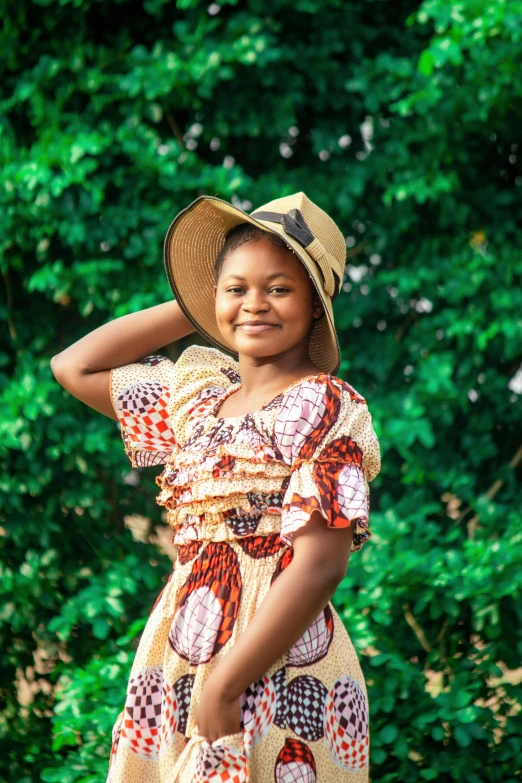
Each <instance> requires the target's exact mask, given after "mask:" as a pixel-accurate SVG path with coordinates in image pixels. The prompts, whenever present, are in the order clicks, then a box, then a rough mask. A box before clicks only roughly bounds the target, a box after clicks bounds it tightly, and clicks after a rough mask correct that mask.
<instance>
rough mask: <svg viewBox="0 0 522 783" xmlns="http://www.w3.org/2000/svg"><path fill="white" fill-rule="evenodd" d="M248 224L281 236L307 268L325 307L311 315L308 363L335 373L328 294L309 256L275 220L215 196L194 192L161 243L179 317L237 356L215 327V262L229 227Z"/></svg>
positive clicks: (336, 356) (336, 361) (335, 348)
mask: <svg viewBox="0 0 522 783" xmlns="http://www.w3.org/2000/svg"><path fill="white" fill-rule="evenodd" d="M243 222H248V223H252V225H254V226H258V227H259V228H261V229H263V230H265V231H270V232H271V233H273V234H278V235H279V236H281V237H282V238H283V239H284V240H285V242H286V243H287V244H288V245H289V246H290V247H291V248H292V250H294V251H295V253H296V254H297V255H298V256H299V258H300V259H301V261H302V263H303V265H304V266H305V268H306V269H307V271H308V273H309V275H310V278H311V280H312V282H313V284H314V286H315V288H316V290H317V293H318V295H319V298H320V299H321V302H322V304H323V307H324V312H325V315H323V316H321V317H320V318H318V319H316V321H315V323H314V325H313V328H312V333H311V336H310V343H309V355H310V359H311V361H312V362H313V363H314V364H315V365H316V366H317V367H318V368H319V369H320V370H321V371H322V372H326V373H329V374H331V375H336V374H337V373H338V371H339V365H340V361H341V356H340V350H339V342H338V340H337V334H336V331H335V326H334V315H333V309H332V302H331V298H330V297H329V296H328V295H327V294H326V293H325V292H324V290H323V282H322V277H321V274H320V271H319V270H318V268H317V264H316V263H315V261H314V259H313V258H312V257H311V256H310V255H309V254H308V253H307V251H306V250H305V249H304V248H303V247H302V246H301V245H300V244H299V242H298V241H297V240H296V239H294V238H293V237H292V236H290V235H289V234H287V233H286V232H285V230H284V228H283V226H282V225H281V224H280V223H272V222H269V221H265V220H258V219H256V218H253V217H251V216H250V215H249V214H248V213H247V212H244V211H243V210H242V209H239V208H238V207H235V206H234V205H233V204H229V202H228V201H224V200H223V199H220V198H217V197H216V196H199V197H198V198H197V199H195V201H193V202H192V203H191V204H189V206H188V207H186V208H185V209H183V210H182V211H181V212H179V213H178V214H177V215H176V217H175V218H174V220H173V221H172V223H171V224H170V226H169V229H168V231H167V235H166V237H165V244H164V261H165V270H166V273H167V278H168V281H169V283H170V287H171V288H172V291H173V293H174V297H175V299H176V300H177V302H178V304H179V306H180V308H181V310H182V311H183V313H184V315H185V316H186V317H187V319H188V320H189V321H190V323H191V324H192V325H193V326H194V328H195V329H196V330H197V331H198V332H199V333H200V334H201V335H202V336H203V337H205V338H206V339H207V340H208V342H209V343H211V344H212V345H214V346H216V347H217V348H219V349H221V350H224V351H225V352H227V353H229V354H230V355H232V356H233V357H234V358H236V359H237V356H238V355H237V352H236V351H235V349H234V348H233V346H231V345H230V344H229V343H228V342H227V341H225V339H224V338H223V335H222V334H221V332H220V331H219V328H218V325H217V321H216V316H215V300H214V295H213V287H214V262H215V259H216V257H217V255H218V253H219V251H220V250H221V248H222V247H223V245H224V243H225V236H226V233H227V231H229V230H230V229H231V228H233V227H234V226H236V225H238V224H239V223H243Z"/></svg>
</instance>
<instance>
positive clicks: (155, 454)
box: [109, 345, 239, 468]
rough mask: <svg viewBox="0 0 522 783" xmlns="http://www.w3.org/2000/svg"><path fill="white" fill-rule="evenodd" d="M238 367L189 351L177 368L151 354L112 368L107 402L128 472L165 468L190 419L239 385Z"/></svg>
mask: <svg viewBox="0 0 522 783" xmlns="http://www.w3.org/2000/svg"><path fill="white" fill-rule="evenodd" d="M238 367H239V365H238V364H237V362H235V361H234V360H233V359H232V358H231V357H229V356H227V355H226V354H224V353H222V352H221V351H218V350H217V349H216V348H206V347H203V346H198V345H193V346H190V348H187V349H186V350H185V351H183V353H182V354H181V355H180V357H179V359H178V360H177V361H175V362H174V361H172V360H171V359H169V358H167V357H165V356H162V355H160V354H152V355H150V356H146V357H145V358H143V359H140V361H137V362H133V363H131V364H125V365H122V366H121V367H115V368H113V369H112V370H111V372H110V382H109V388H110V395H111V401H112V405H113V408H114V411H115V413H116V416H117V417H118V421H119V423H120V432H121V437H122V440H123V445H124V448H125V452H126V454H127V456H128V458H129V460H130V462H131V465H132V467H133V468H135V467H145V466H148V465H163V464H164V463H165V462H166V461H167V459H168V457H169V456H170V455H171V454H172V452H173V451H174V450H175V449H176V448H177V446H178V443H179V441H180V439H182V438H183V437H184V433H185V424H186V423H187V421H188V420H189V419H190V417H191V416H195V415H196V414H197V412H198V411H201V410H202V409H204V408H205V406H206V405H209V404H211V403H212V400H213V399H215V398H216V397H217V396H219V394H221V393H222V391H223V389H226V388H228V387H230V385H232V384H234V383H238V382H239V372H238Z"/></svg>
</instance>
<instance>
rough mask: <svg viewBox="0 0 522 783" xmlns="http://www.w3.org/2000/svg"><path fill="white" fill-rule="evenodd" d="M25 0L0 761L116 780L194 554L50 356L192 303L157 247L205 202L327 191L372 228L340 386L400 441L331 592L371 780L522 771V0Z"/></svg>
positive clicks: (11, 189) (54, 773) (3, 231)
mask: <svg viewBox="0 0 522 783" xmlns="http://www.w3.org/2000/svg"><path fill="white" fill-rule="evenodd" d="M2 11H3V13H2V19H3V22H4V26H3V29H2V31H1V32H0V36H1V39H0V40H1V44H0V61H1V65H2V88H1V99H0V134H1V136H0V158H1V164H2V165H1V173H0V207H1V214H2V220H1V221H0V264H1V272H2V278H3V287H2V293H1V294H0V296H1V297H2V298H1V300H0V318H1V319H2V321H3V323H4V330H3V341H2V346H1V347H0V398H1V410H2V420H1V422H0V428H1V434H2V437H1V438H0V468H1V470H0V489H1V493H0V503H1V506H0V525H1V527H0V548H1V553H2V556H1V557H2V566H1V569H2V570H1V577H2V578H1V580H0V592H1V594H2V599H3V600H2V602H1V604H0V607H1V608H0V671H1V675H0V677H1V680H0V702H1V703H0V715H1V717H0V778H1V779H2V780H4V779H5V780H9V781H13V782H14V781H16V783H36V781H38V780H44V781H47V782H48V783H53V782H54V781H58V780H59V781H63V782H64V783H65V782H66V781H78V782H80V781H81V783H94V782H95V781H96V783H98V781H102V780H103V779H104V774H105V771H106V768H107V763H108V755H109V747H110V732H111V727H112V724H113V722H114V720H115V718H116V716H117V714H118V712H119V710H120V709H121V706H122V700H123V694H124V691H125V685H126V678H127V676H128V672H129V670H130V665H131V661H132V654H133V650H134V649H135V645H136V643H137V638H138V635H139V632H140V630H141V628H142V627H143V622H144V618H146V617H147V615H148V612H149V610H150V608H151V606H152V604H153V601H154V599H155V597H156V595H157V594H158V592H159V590H160V589H161V586H162V583H163V582H164V581H165V580H166V578H167V576H168V571H169V569H170V562H169V561H168V559H167V558H164V557H163V556H161V555H158V552H157V550H156V549H155V547H154V546H153V545H152V544H151V543H138V542H136V541H134V540H132V538H131V535H130V533H129V532H128V531H126V530H125V527H124V524H123V517H124V516H125V515H127V514H130V513H136V514H142V515H144V516H147V517H149V518H151V520H152V521H153V523H154V524H156V523H158V522H160V520H161V516H160V513H159V510H158V508H157V507H156V506H155V504H154V496H155V494H156V492H155V484H154V476H153V474H152V473H151V472H149V470H147V469H145V470H136V471H133V474H132V476H131V475H130V472H131V471H130V468H129V465H128V463H127V461H126V458H125V456H124V454H123V449H122V446H121V441H120V438H119V434H118V428H117V426H116V425H115V423H114V422H113V421H111V420H109V419H105V418H104V417H102V416H100V415H99V414H96V413H95V412H94V411H91V410H89V409H86V408H85V406H82V405H81V404H80V403H79V402H77V401H76V400H74V399H72V398H71V397H70V396H69V395H67V394H66V393H65V392H64V391H63V390H61V389H60V387H59V386H58V384H57V383H56V382H55V381H54V379H53V378H52V375H51V371H50V367H49V361H50V358H51V356H52V355H53V354H55V353H57V352H58V351H59V350H61V349H63V348H64V347H65V346H67V345H69V344H70V343H71V342H73V341H74V340H76V339H78V338H79V337H81V336H82V335H83V334H85V333H86V332H88V331H90V330H91V329H93V328H95V327H96V326H98V325H100V324H101V323H103V322H104V321H106V320H107V319H110V318H114V317H117V316H119V315H122V314H124V313H126V312H129V311H133V310H137V309H141V308H144V307H148V306H151V305H153V304H157V303H159V302H160V301H163V300H164V299H166V298H169V297H170V296H171V293H170V289H169V288H168V284H167V281H166V277H165V274H164V271H163V267H162V257H161V252H162V242H163V239H164V236H165V233H166V229H167V227H168V225H169V223H170V221H171V220H172V218H173V217H174V215H175V214H176V213H177V212H178V211H179V210H180V209H182V208H183V207H185V206H186V205H187V204H188V203H190V201H192V200H193V199H194V198H196V197H197V196H198V195H200V194H203V193H206V194H210V195H218V196H219V197H221V198H224V199H226V200H230V201H233V202H234V203H236V204H237V205H239V206H242V207H243V208H244V209H246V211H251V210H252V209H253V208H254V207H256V206H259V205H260V204H262V203H264V202H266V201H268V200H269V199H271V198H275V197H277V196H280V195H284V194H287V193H292V192H295V191H298V190H304V191H305V192H306V193H307V194H308V195H310V196H311V197H312V198H313V199H314V200H316V201H317V202H318V203H319V204H320V205H321V206H322V207H324V208H325V209H326V210H327V211H329V212H330V213H331V214H332V215H333V216H334V217H335V219H336V220H337V222H338V224H339V225H340V226H341V227H342V229H343V231H344V232H345V234H346V238H347V245H348V254H349V258H348V267H347V277H346V282H345V285H344V290H343V293H342V295H341V296H340V297H339V299H338V300H337V301H336V317H337V323H338V325H339V332H340V339H341V343H342V346H343V364H342V368H341V371H340V374H341V375H342V376H343V377H345V378H346V379H347V380H349V381H351V382H352V383H353V385H354V386H355V387H356V388H357V389H358V390H359V391H360V392H361V393H362V394H363V395H364V396H365V397H367V399H368V402H369V405H370V408H371V411H372V414H373V419H374V424H375V428H376V430H377V433H378V435H379V438H380V442H381V449H382V459H383V470H382V472H381V474H380V475H379V476H378V478H377V479H376V480H375V482H373V483H372V487H371V489H372V494H371V502H372V530H373V531H374V538H373V539H372V541H371V542H370V543H369V544H366V545H365V547H364V548H363V550H362V551H361V552H360V553H356V554H355V555H353V556H352V559H351V562H350V567H349V570H348V574H347V577H346V579H345V580H344V581H343V583H342V584H341V585H340V587H339V590H338V592H337V593H336V596H335V603H336V606H337V608H338V610H339V611H340V613H341V614H342V616H343V619H344V621H345V622H346V625H347V628H348V630H349V633H350V635H351V636H352V638H353V640H354V643H355V644H356V646H357V649H358V652H359V655H360V658H361V661H362V665H363V667H364V671H365V676H366V678H367V682H368V686H369V691H370V706H371V727H372V734H371V761H372V767H371V769H372V779H373V780H374V781H379V782H380V783H388V782H391V781H396V780H400V781H401V782H402V783H414V782H417V781H430V780H442V781H465V783H485V782H486V781H488V783H494V782H495V781H502V783H514V781H515V779H518V777H517V775H518V772H517V771H518V770H520V769H521V768H522V743H521V741H520V737H521V736H522V714H521V712H520V707H519V700H520V685H519V684H518V683H519V682H520V674H519V673H518V675H517V673H514V674H513V673H512V672H511V671H510V670H515V669H516V668H517V667H518V666H519V664H520V659H521V655H522V633H521V630H520V629H521V627H522V625H521V619H522V611H521V609H520V607H521V605H522V604H521V601H520V599H521V580H522V577H521V574H520V568H519V567H518V564H519V563H520V560H521V557H522V533H521V529H520V512H519V509H520V508H521V506H522V493H521V482H520V460H521V455H522V452H521V439H520V435H521V433H520V423H519V422H520V393H521V388H522V381H521V380H520V375H517V372H518V371H519V367H520V362H521V358H522V347H521V340H520V334H521V328H520V327H521V326H522V318H521V315H520V314H521V312H522V287H521V278H522V260H521V254H520V252H519V248H518V247H517V245H518V242H517V240H518V226H519V225H520V223H521V220H522V214H521V213H522V204H521V196H520V194H521V189H522V188H521V186H522V172H520V164H519V162H518V155H519V153H520V150H519V149H518V144H519V141H518V140H519V138H520V135H521V127H520V126H521V120H520V117H521V116H522V113H521V108H522V107H521V99H522V80H521V77H520V41H521V36H522V2H519V0H504V2H497V3H488V2H485V0H474V1H473V2H471V0H464V2H460V3H446V2H443V0H425V2H423V3H421V4H420V5H419V4H414V3H408V2H405V1H404V0H400V2H398V3H394V4H391V3H386V4H385V3H378V2H368V3H362V4H356V5H354V4H347V3H345V2H341V0H336V1H335V2H330V3H321V2H319V0H292V1H291V2H290V0H274V2H272V3H270V4H269V5H268V6H267V4H266V3H264V2H262V1H261V0H246V2H244V3H239V2H237V0H235V1H232V0H229V1H228V2H224V1H223V2H222V3H221V4H220V6H219V7H218V6H217V4H212V5H209V4H208V2H206V3H201V2H199V1H198V0H178V2H177V3H176V4H174V3H167V2H165V0H144V1H143V2H142V3H132V4H131V3H129V2H126V0H118V1H116V0H113V1H112V2H110V0H105V1H104V2H96V0H61V2H60V3H56V2H54V3H52V2H50V0H34V2H29V0H19V2H17V3H10V4H9V5H8V4H7V3H4V4H3V8H2ZM171 350H174V351H176V350H179V347H178V346H176V347H174V348H173V349H171ZM134 479H136V481H134ZM136 482H137V485H136ZM35 652H36V653H37V656H36V659H35ZM21 675H24V676H25V677H26V678H27V679H28V680H29V681H30V683H31V685H32V688H33V691H34V693H33V698H32V700H26V701H25V702H24V705H23V706H22V707H20V704H19V702H18V691H17V687H16V684H15V679H16V678H20V676H21Z"/></svg>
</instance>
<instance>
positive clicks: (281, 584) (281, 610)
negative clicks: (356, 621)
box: [212, 561, 340, 700]
mask: <svg viewBox="0 0 522 783" xmlns="http://www.w3.org/2000/svg"><path fill="white" fill-rule="evenodd" d="M339 581H340V580H339V579H336V580H332V578H331V575H330V576H329V575H328V573H327V572H324V571H321V569H317V570H312V571H311V570H310V569H309V568H303V566H302V564H301V563H298V562H296V561H293V562H292V563H290V565H289V566H287V568H285V569H284V571H282V572H281V573H280V574H279V576H278V577H277V579H276V580H275V581H274V583H273V584H272V585H271V587H270V589H269V590H268V592H267V594H266V596H265V598H264V600H263V602H262V603H261V605H260V606H259V607H258V608H257V610H256V612H255V614H254V616H253V618H252V620H251V621H250V623H249V624H248V627H247V629H246V630H245V632H244V633H243V634H242V635H241V636H240V637H239V638H237V639H236V641H235V642H234V645H233V647H231V649H230V650H229V651H228V653H227V654H226V655H225V656H224V657H223V658H222V659H221V661H220V662H219V664H218V665H217V667H216V668H215V669H214V671H213V672H212V680H213V683H214V687H216V688H217V689H218V690H219V691H220V693H222V694H223V696H224V697H225V698H226V699H227V700H232V699H236V698H238V697H239V695H240V694H241V693H242V692H243V691H244V690H245V689H246V688H247V687H248V686H249V685H250V684H251V683H253V682H255V681H256V680H258V679H259V677H261V676H262V675H263V673H264V672H266V671H267V670H268V669H269V668H270V666H272V665H273V664H274V663H275V662H276V661H277V659H278V658H280V657H281V656H282V655H284V654H285V653H286V652H288V650H289V649H290V647H292V645H293V644H295V642H296V641H297V640H298V639H299V638H300V637H301V636H302V635H303V634H304V633H305V631H306V630H307V629H308V628H309V626H310V625H311V624H312V623H313V621H314V620H315V619H316V618H317V617H318V616H319V614H320V612H321V611H322V610H323V609H324V608H325V606H326V605H327V603H328V601H329V600H330V598H331V597H332V595H333V594H334V592H335V589H336V587H337V585H338V583H339Z"/></svg>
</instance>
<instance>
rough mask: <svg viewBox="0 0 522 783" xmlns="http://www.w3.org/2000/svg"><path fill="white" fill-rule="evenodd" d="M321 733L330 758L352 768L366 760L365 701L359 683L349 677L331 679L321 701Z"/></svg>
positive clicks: (367, 729) (366, 719) (367, 728)
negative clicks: (324, 697) (322, 719)
mask: <svg viewBox="0 0 522 783" xmlns="http://www.w3.org/2000/svg"><path fill="white" fill-rule="evenodd" d="M324 735H325V741H326V745H327V747H328V751H329V753H330V756H331V757H332V759H333V761H335V763H336V764H339V766H341V767H343V769H347V770H350V771H351V772H356V771H357V770H359V769H364V767H366V766H367V764H368V754H369V718H368V702H367V699H366V696H365V693H364V690H363V688H362V687H361V685H360V684H359V683H358V682H357V680H355V679H354V678H353V677H348V676H347V675H346V676H343V677H340V678H339V679H338V680H336V681H335V683H334V684H333V686H332V688H331V689H330V691H329V693H328V696H327V698H326V701H325V708H324Z"/></svg>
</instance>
